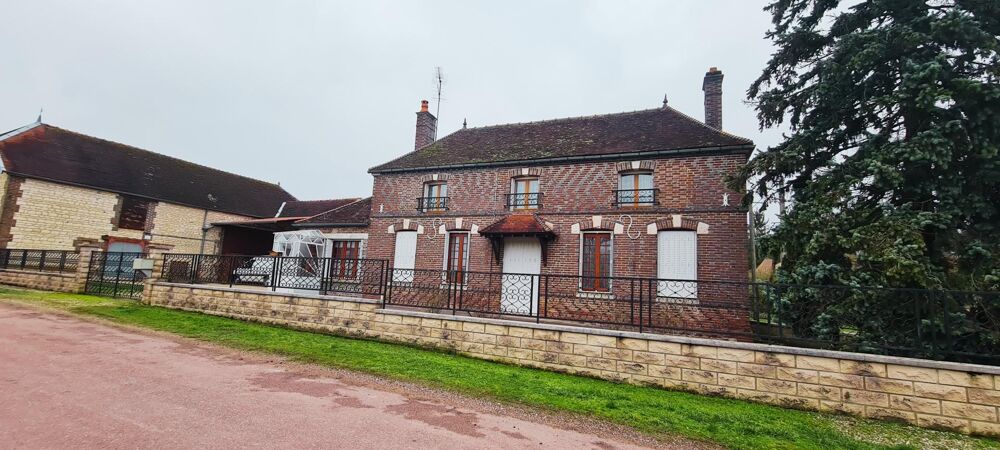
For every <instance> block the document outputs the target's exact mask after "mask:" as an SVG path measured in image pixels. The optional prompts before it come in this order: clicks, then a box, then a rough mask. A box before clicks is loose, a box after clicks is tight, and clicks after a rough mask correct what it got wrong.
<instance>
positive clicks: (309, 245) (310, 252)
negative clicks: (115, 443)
mask: <svg viewBox="0 0 1000 450" xmlns="http://www.w3.org/2000/svg"><path fill="white" fill-rule="evenodd" d="M326 243H327V238H326V236H324V235H323V233H322V232H320V231H319V230H295V231H279V232H277V233H274V244H273V245H272V246H271V250H274V251H275V252H278V253H281V255H282V256H288V257H294V258H321V257H323V256H325V255H326V253H325V251H326Z"/></svg>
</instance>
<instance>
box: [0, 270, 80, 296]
mask: <svg viewBox="0 0 1000 450" xmlns="http://www.w3.org/2000/svg"><path fill="white" fill-rule="evenodd" d="M0 284H8V285H11V286H20V287H26V288H30V289H39V290H43V291H57V292H83V284H82V283H81V280H80V278H79V277H78V276H77V274H76V272H40V271H35V270H19V269H3V270H0Z"/></svg>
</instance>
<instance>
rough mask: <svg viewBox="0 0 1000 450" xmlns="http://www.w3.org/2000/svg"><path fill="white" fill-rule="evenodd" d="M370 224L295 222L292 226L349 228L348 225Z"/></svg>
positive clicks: (362, 224)
mask: <svg viewBox="0 0 1000 450" xmlns="http://www.w3.org/2000/svg"><path fill="white" fill-rule="evenodd" d="M368 225H370V224H367V223H312V222H304V223H293V224H292V226H293V227H296V228H306V227H309V228H317V227H331V228H348V227H367V226H368Z"/></svg>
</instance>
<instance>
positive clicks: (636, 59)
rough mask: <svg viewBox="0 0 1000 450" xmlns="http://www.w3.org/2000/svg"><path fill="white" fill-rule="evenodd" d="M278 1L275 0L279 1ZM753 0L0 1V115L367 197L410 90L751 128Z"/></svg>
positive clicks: (408, 143)
mask: <svg viewBox="0 0 1000 450" xmlns="http://www.w3.org/2000/svg"><path fill="white" fill-rule="evenodd" d="M279 3H281V4H280V5H279ZM763 4H764V2H755V1H749V0H730V1H705V0H691V1H645V2H631V1H621V0H615V1H610V0H608V1H520V2H518V1H509V0H508V1H502V2H496V1H494V2H486V1H481V2H480V1H476V2H469V1H455V2H444V1H437V2H431V1H419V2H418V1H413V0H405V1H403V0H401V1H396V2H377V1H368V0H365V1H352V2H333V1H311V2H307V1H303V2H273V1H271V2H251V1H247V0H239V1H231V2H224V1H211V2H208V1H197V2H194V1H192V2H188V1H179V0H169V1H161V2H138V1H119V2H114V1H87V2H80V1H64V2H55V1H44V0H32V1H11V0H2V1H0V11H3V16H4V18H5V19H4V25H3V26H2V27H0V55H2V61H3V64H2V70H0V99H2V102H0V132H3V131H6V130H8V129H13V128H16V127H19V126H22V125H24V124H27V123H29V122H32V121H34V119H35V117H36V116H37V114H38V109H39V108H40V107H44V108H45V114H44V121H45V122H46V123H49V124H52V125H55V126H59V127H62V128H67V129H70V130H74V131H78V132H81V133H85V134H90V135H94V136H97V137H101V138H105V139H110V140H114V141H118V142H122V143H126V144H129V145H134V146H137V147H141V148H145V149H148V150H152V151H156V152H159V153H163V154H166V155H170V156H175V157H178V158H182V159H186V160H189V161H193V162H196V163H200V164H205V165H208V166H212V167H215V168H218V169H222V170H227V171H231V172H236V173H239V174H242V175H246V176H250V177H254V178H259V179H263V180H267V181H272V182H279V183H281V185H282V186H283V187H285V188H286V189H287V190H288V191H289V192H291V193H292V194H293V195H295V196H296V197H298V198H299V199H318V198H335V197H355V196H367V195H370V193H371V180H372V178H371V176H370V175H369V174H368V173H367V169H368V168H369V167H372V166H374V165H377V164H379V163H382V162H385V161H387V160H390V159H392V158H395V157H397V156H399V155H401V154H403V153H405V152H408V151H410V150H412V148H413V135H414V123H415V115H414V113H415V112H416V111H417V110H418V109H419V103H420V100H421V99H428V100H431V108H432V111H433V110H434V108H435V103H436V102H435V101H434V96H435V91H436V85H435V82H434V77H433V75H434V68H435V67H436V66H440V67H442V68H443V71H444V74H445V77H446V81H445V84H444V98H443V101H442V103H441V123H440V124H439V128H438V130H439V131H438V136H439V137H443V136H444V135H446V134H448V133H450V132H453V131H455V130H456V129H458V128H460V127H461V124H462V119H463V118H468V121H469V126H482V125H494V124H501V123H510V122H525V121H532V120H544V119H552V118H559V117H568V116H579V115H590V114H602V113H612V112H619V111H631V110H636V109H647V108H653V107H657V106H660V104H661V102H662V99H663V95H664V94H667V95H668V96H669V99H670V104H671V106H674V107H675V108H678V109H680V110H681V111H683V112H686V113H688V114H689V115H691V116H694V117H696V118H703V114H704V113H703V107H702V92H701V81H702V77H703V75H704V73H705V71H706V70H707V69H708V68H709V67H710V66H718V67H719V68H720V69H721V70H722V71H723V73H724V74H725V81H724V85H723V92H724V94H723V128H724V129H726V130H727V131H729V132H731V133H734V134H737V135H740V136H745V137H748V138H751V139H753V140H754V141H755V142H756V143H757V146H758V147H766V146H767V145H770V144H774V143H776V142H777V140H778V138H779V137H780V134H779V133H778V132H776V131H767V132H764V133H761V132H760V131H758V126H757V122H756V118H755V116H754V112H753V110H752V109H751V107H750V106H748V105H746V104H745V103H744V101H745V98H744V97H745V92H746V89H747V87H748V86H749V85H750V83H751V82H752V81H753V80H754V79H755V78H756V77H757V76H758V75H759V73H760V71H761V69H762V68H763V65H764V64H765V62H766V60H767V58H768V56H769V55H770V53H771V51H772V46H771V44H770V42H768V41H766V40H764V37H763V36H764V33H765V31H767V29H768V26H769V23H770V22H769V17H768V15H767V14H766V13H765V12H763V11H762V10H761V8H762V6H763Z"/></svg>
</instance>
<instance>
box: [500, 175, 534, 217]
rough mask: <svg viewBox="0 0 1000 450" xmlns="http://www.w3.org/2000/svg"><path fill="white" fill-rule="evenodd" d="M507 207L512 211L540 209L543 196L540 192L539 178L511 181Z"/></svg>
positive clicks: (522, 178) (521, 178)
mask: <svg viewBox="0 0 1000 450" xmlns="http://www.w3.org/2000/svg"><path fill="white" fill-rule="evenodd" d="M507 198H508V200H507V206H509V207H510V208H511V209H538V207H539V206H541V204H542V194H541V193H540V192H538V178H535V177H519V178H514V179H513V180H511V187H510V194H509V195H508V196H507Z"/></svg>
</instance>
